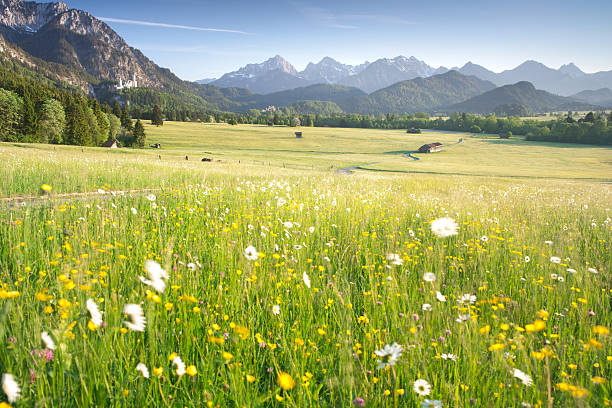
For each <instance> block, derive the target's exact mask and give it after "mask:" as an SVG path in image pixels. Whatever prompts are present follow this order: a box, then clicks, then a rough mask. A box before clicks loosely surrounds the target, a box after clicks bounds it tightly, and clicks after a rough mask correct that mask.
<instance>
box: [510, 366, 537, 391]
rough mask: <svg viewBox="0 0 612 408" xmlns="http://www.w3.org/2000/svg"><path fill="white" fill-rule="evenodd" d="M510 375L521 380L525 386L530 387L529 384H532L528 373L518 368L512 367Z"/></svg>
mask: <svg viewBox="0 0 612 408" xmlns="http://www.w3.org/2000/svg"><path fill="white" fill-rule="evenodd" d="M512 375H513V376H514V377H515V378H518V379H519V380H521V382H522V383H523V384H525V385H526V386H527V387H531V385H532V384H533V380H532V379H531V377H530V376H529V375H528V374H525V373H524V372H522V371H521V370H519V369H518V368H515V369H514V371H513V372H512Z"/></svg>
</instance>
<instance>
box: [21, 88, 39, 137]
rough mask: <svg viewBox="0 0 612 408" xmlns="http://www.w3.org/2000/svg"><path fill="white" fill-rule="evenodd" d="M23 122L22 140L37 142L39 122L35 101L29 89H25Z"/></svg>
mask: <svg viewBox="0 0 612 408" xmlns="http://www.w3.org/2000/svg"><path fill="white" fill-rule="evenodd" d="M22 118H23V123H22V125H21V134H22V137H21V141H23V142H37V141H38V135H37V127H38V125H37V122H38V120H37V119H38V118H37V117H36V109H35V107H34V101H33V100H32V96H31V94H30V92H29V91H28V90H24V91H23V115H22Z"/></svg>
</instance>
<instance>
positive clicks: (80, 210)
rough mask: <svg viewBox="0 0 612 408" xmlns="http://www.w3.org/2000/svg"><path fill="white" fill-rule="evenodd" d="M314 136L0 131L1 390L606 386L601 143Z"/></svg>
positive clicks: (414, 403) (146, 395)
mask: <svg viewBox="0 0 612 408" xmlns="http://www.w3.org/2000/svg"><path fill="white" fill-rule="evenodd" d="M302 130H303V131H304V132H305V133H304V134H305V139H303V140H296V139H295V138H294V137H292V132H293V131H294V129H290V128H268V127H254V126H238V127H229V126H225V125H201V124H174V123H167V124H165V125H164V127H163V128H147V131H148V134H149V142H150V143H155V142H160V143H162V145H163V147H164V148H163V149H161V150H154V149H150V150H142V151H138V150H130V149H118V150H116V151H109V150H103V149H91V148H85V149H81V148H73V147H55V148H54V147H53V146H42V145H41V146H38V145H19V146H16V145H7V144H4V145H1V146H0V154H2V157H3V158H4V159H5V160H3V161H2V164H1V165H0V176H1V177H2V180H3V181H4V182H3V183H2V184H1V185H0V187H1V188H2V195H3V196H18V195H22V194H41V193H39V192H40V188H41V185H42V184H43V183H45V184H48V185H49V186H51V187H52V190H51V191H50V192H49V193H46V194H45V195H46V196H49V197H51V198H52V197H53V196H54V195H55V196H56V198H58V199H57V200H49V201H48V202H47V201H45V202H33V203H30V205H25V206H14V205H12V204H11V205H10V206H8V207H6V206H3V205H4V204H1V203H0V242H2V245H0V343H1V344H2V346H3V347H4V352H3V353H2V354H0V374H2V373H7V374H10V375H11V376H12V377H4V379H3V381H4V387H3V390H4V392H2V391H0V406H2V407H5V406H6V405H1V404H3V402H2V401H6V402H5V403H4V404H6V403H10V404H11V406H16V407H20V406H24V407H25V406H53V407H60V406H61V407H91V406H117V407H136V406H147V407H148V406H160V407H183V406H187V407H192V406H193V407H199V406H208V407H284V406H287V407H306V406H321V407H345V406H346V407H350V406H357V407H359V406H368V407H459V408H463V407H465V408H467V407H473V406H482V407H494V408H496V407H499V408H501V407H572V406H577V407H602V406H609V405H610V404H611V403H612V402H611V400H612V386H611V385H610V384H611V383H610V381H611V380H612V375H611V374H612V338H611V335H610V328H611V327H612V308H611V306H612V280H611V279H610V272H611V267H612V260H611V258H612V248H611V246H610V240H611V239H612V234H611V232H612V225H611V224H612V220H611V217H612V214H611V208H612V186H611V185H610V184H609V180H610V174H611V173H610V166H611V161H612V158H611V157H610V156H611V155H610V152H611V150H610V149H605V148H595V147H587V146H573V147H569V146H559V145H552V144H538V143H527V142H523V141H521V140H510V141H499V140H497V139H492V138H490V137H478V138H476V137H471V135H470V134H457V133H424V134H422V135H416V136H415V135H407V134H405V133H403V132H400V131H367V130H352V129H351V130H349V129H310V128H308V129H302ZM459 138H463V142H462V143H459V144H455V145H450V144H451V143H455V142H457V141H458V139H459ZM430 141H441V142H443V143H444V144H448V145H449V146H448V147H447V149H446V150H445V151H444V152H441V153H436V154H431V155H425V154H422V155H418V154H417V155H416V156H417V157H418V158H420V159H421V160H419V161H414V160H411V159H408V158H405V157H403V156H402V154H403V153H404V152H408V151H411V150H414V149H416V148H418V146H420V145H421V144H423V143H425V142H430ZM158 155H161V156H162V158H161V160H160V159H159V158H158ZM185 155H188V156H189V160H185V157H184V156H185ZM202 157H214V158H215V159H220V160H221V162H215V163H202V162H200V161H199V159H201V158H202ZM196 160H198V161H196ZM257 162H259V164H257ZM262 163H264V164H262ZM366 163H370V164H369V166H366V167H367V168H368V169H369V170H363V171H357V172H355V174H353V175H344V174H336V173H335V170H336V169H338V168H341V167H349V166H359V165H364V164H366ZM371 163H376V164H371ZM283 166H284V167H283ZM331 166H333V168H332V167H331ZM430 173H433V174H430ZM466 174H467V175H466ZM440 175H443V176H444V177H440ZM144 187H149V188H154V189H156V190H155V191H154V192H153V193H151V192H148V191H147V192H134V193H128V194H125V195H121V194H115V195H113V194H108V193H106V194H102V195H99V196H92V197H88V198H83V197H69V196H68V197H63V198H62V197H61V196H60V195H59V194H60V193H67V192H76V191H96V190H97V189H98V188H100V189H102V190H104V191H108V192H114V191H116V190H119V189H125V188H144ZM441 219H442V221H440V220H441ZM440 223H441V224H442V225H443V226H445V225H446V226H447V227H448V228H447V229H444V228H440V227H439V226H438V224H440ZM455 228H456V229H455ZM152 261H154V262H156V263H157V264H153V263H152ZM162 269H163V271H162ZM126 305H128V307H127V308H126ZM140 309H142V316H140ZM100 312H101V314H100ZM143 318H144V321H143ZM394 343H397V345H399V346H397V345H396V346H393V345H394ZM387 352H390V353H391V354H387ZM7 378H8V380H10V379H12V380H14V381H15V384H16V385H15V384H12V383H11V382H10V381H8V380H7ZM17 388H18V389H19V390H20V392H18V393H17V392H16V390H17Z"/></svg>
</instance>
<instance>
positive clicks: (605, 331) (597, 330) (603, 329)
mask: <svg viewBox="0 0 612 408" xmlns="http://www.w3.org/2000/svg"><path fill="white" fill-rule="evenodd" d="M593 333H595V334H601V335H602V336H607V335H608V334H610V329H608V328H607V327H605V326H595V327H593Z"/></svg>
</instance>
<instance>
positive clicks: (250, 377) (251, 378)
mask: <svg viewBox="0 0 612 408" xmlns="http://www.w3.org/2000/svg"><path fill="white" fill-rule="evenodd" d="M246 380H247V382H250V383H254V382H255V376H253V375H251V374H247V375H246Z"/></svg>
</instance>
